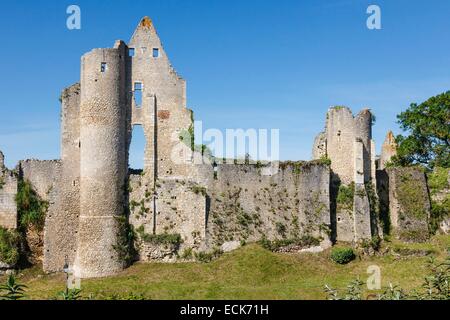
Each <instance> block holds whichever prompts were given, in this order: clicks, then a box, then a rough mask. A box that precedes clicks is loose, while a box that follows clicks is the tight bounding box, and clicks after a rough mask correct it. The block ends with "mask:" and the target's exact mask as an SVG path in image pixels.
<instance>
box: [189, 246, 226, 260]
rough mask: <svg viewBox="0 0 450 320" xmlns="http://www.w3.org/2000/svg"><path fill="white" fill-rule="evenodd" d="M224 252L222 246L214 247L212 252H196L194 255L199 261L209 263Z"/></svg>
mask: <svg viewBox="0 0 450 320" xmlns="http://www.w3.org/2000/svg"><path fill="white" fill-rule="evenodd" d="M222 254H223V251H222V250H221V249H220V248H214V249H213V251H211V252H204V251H200V252H195V253H194V256H195V258H196V259H197V261H199V262H203V263H208V262H211V261H212V260H213V259H217V258H218V257H220V256H221V255H222Z"/></svg>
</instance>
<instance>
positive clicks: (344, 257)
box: [331, 247, 355, 264]
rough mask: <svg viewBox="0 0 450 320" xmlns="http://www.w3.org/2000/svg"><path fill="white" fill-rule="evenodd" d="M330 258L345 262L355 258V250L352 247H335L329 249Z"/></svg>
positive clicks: (337, 261)
mask: <svg viewBox="0 0 450 320" xmlns="http://www.w3.org/2000/svg"><path fill="white" fill-rule="evenodd" d="M331 259H332V260H333V261H334V262H336V263H339V264H346V263H349V262H350V261H352V260H353V259H355V252H354V251H353V249H352V248H348V247H336V248H333V249H332V250H331Z"/></svg>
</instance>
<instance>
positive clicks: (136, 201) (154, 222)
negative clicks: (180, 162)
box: [129, 174, 207, 261]
mask: <svg viewBox="0 0 450 320" xmlns="http://www.w3.org/2000/svg"><path fill="white" fill-rule="evenodd" d="M150 185H151V184H150V183H149V182H148V177H147V176H144V175H135V174H132V175H130V178H129V190H130V195H129V199H130V200H129V203H130V210H129V211H130V216H129V221H130V223H131V224H132V225H133V226H134V228H135V230H140V231H139V232H138V234H142V232H144V233H146V234H150V235H152V234H156V235H180V237H181V243H179V245H178V246H177V247H176V248H175V247H174V248H171V250H168V251H167V253H166V254H162V253H161V251H158V250H157V246H154V245H153V244H152V243H145V242H144V241H141V243H140V246H139V251H140V252H139V256H140V259H141V260H144V261H147V260H152V259H156V258H161V259H162V258H165V257H170V258H173V256H171V254H174V253H175V252H176V251H178V250H182V249H183V248H186V247H188V248H194V249H199V248H200V247H201V245H202V244H203V242H204V240H205V232H206V217H207V213H206V210H207V194H206V188H205V187H202V186H200V185H198V184H196V183H195V182H191V181H187V180H178V179H165V180H158V181H157V186H156V193H155V192H154V190H153V189H152V188H151V187H149V186H150ZM159 249H160V248H159ZM173 250H175V252H173Z"/></svg>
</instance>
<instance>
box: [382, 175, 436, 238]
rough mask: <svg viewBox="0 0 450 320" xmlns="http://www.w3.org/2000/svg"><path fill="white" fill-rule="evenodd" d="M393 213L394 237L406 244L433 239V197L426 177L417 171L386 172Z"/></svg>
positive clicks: (391, 218) (390, 205) (391, 219)
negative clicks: (430, 225) (429, 226)
mask: <svg viewBox="0 0 450 320" xmlns="http://www.w3.org/2000/svg"><path fill="white" fill-rule="evenodd" d="M386 172H387V175H388V178H389V213H390V221H391V224H392V228H393V232H394V234H395V235H396V236H397V237H398V238H400V239H401V240H404V241H412V242H420V241H425V240H427V239H428V238H429V229H428V224H429V217H430V197H429V194H428V187H427V182H426V177H425V173H424V172H423V171H422V170H421V169H419V168H414V167H409V168H408V167H406V168H389V169H386Z"/></svg>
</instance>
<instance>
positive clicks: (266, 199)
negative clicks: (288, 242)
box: [207, 162, 330, 247]
mask: <svg viewBox="0 0 450 320" xmlns="http://www.w3.org/2000/svg"><path fill="white" fill-rule="evenodd" d="M265 169H267V168H261V167H258V166H256V165H226V164H225V165H220V166H219V167H218V170H217V180H215V183H214V186H213V189H212V190H211V191H210V192H208V194H209V196H210V201H211V204H210V211H209V214H208V224H207V243H208V246H209V247H216V246H222V245H223V244H226V243H229V242H233V241H258V240H261V239H262V238H267V239H269V240H275V239H293V238H301V237H304V236H311V237H315V238H318V239H319V238H320V239H321V240H329V231H330V202H329V179H330V170H329V167H328V166H326V165H323V164H320V163H319V162H299V163H281V164H280V166H279V168H277V169H276V170H275V171H274V172H272V174H267V175H266V174H264V171H265Z"/></svg>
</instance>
